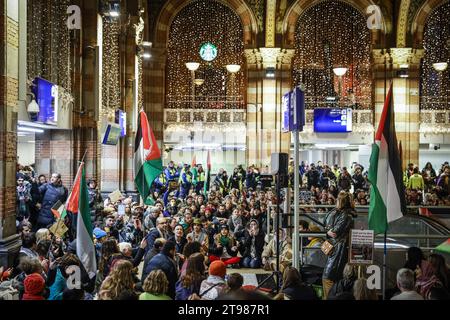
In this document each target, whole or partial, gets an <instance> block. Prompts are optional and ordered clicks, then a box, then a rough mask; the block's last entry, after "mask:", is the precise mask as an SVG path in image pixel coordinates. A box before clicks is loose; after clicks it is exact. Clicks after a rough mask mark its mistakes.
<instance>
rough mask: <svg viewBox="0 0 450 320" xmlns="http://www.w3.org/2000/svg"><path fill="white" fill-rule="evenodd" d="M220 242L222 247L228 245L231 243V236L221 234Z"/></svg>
mask: <svg viewBox="0 0 450 320" xmlns="http://www.w3.org/2000/svg"><path fill="white" fill-rule="evenodd" d="M219 243H220V244H221V245H222V247H227V246H228V243H230V238H229V237H228V236H222V235H221V236H220V238H219Z"/></svg>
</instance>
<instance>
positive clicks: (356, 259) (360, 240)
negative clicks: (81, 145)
mask: <svg viewBox="0 0 450 320" xmlns="http://www.w3.org/2000/svg"><path fill="white" fill-rule="evenodd" d="M374 239H375V235H374V232H373V230H356V229H353V230H351V232H350V249H349V250H350V252H349V263H350V264H357V265H370V264H373V253H374Z"/></svg>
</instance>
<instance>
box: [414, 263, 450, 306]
mask: <svg viewBox="0 0 450 320" xmlns="http://www.w3.org/2000/svg"><path fill="white" fill-rule="evenodd" d="M428 262H429V263H430V270H431V276H430V277H429V278H428V279H427V281H422V282H421V283H420V286H418V289H419V293H420V294H421V295H422V296H423V297H424V299H429V296H430V291H431V289H432V288H444V289H445V290H446V291H448V289H449V271H448V268H447V265H446V264H445V259H444V257H443V256H441V255H440V254H430V256H429V257H428Z"/></svg>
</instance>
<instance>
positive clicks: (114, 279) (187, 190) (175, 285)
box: [0, 162, 450, 300]
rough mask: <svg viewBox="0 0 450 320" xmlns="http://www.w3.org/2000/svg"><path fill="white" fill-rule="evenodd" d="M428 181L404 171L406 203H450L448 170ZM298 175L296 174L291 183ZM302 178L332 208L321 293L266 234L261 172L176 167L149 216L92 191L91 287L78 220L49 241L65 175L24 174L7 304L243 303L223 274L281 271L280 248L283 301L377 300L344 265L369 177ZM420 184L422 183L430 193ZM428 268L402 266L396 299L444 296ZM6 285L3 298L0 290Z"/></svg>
mask: <svg viewBox="0 0 450 320" xmlns="http://www.w3.org/2000/svg"><path fill="white" fill-rule="evenodd" d="M424 170H425V171H422V172H421V173H420V174H419V173H418V170H417V168H414V166H412V167H411V166H410V167H408V169H407V171H406V172H405V188H406V189H407V190H409V191H410V192H412V191H413V190H416V192H418V191H417V190H419V189H421V190H422V191H425V192H426V194H432V195H436V196H437V197H438V198H439V199H442V197H444V198H445V197H448V191H446V190H448V188H446V187H445V186H448V184H449V183H450V181H449V172H450V169H449V167H448V166H443V167H442V169H441V171H442V172H439V173H437V174H436V173H435V172H434V170H433V169H432V168H430V167H429V166H427V167H426V168H425V169H424ZM293 171H294V170H293V166H292V165H291V166H290V173H291V179H290V180H291V183H292V181H293ZM432 171H433V172H434V173H432ZM299 174H300V175H301V177H302V179H301V181H302V191H303V193H302V196H303V198H302V200H301V201H302V203H311V204H312V203H313V204H328V205H334V206H335V207H336V210H331V211H329V213H328V214H327V217H326V218H325V225H326V227H325V231H326V232H327V235H326V238H327V239H328V240H329V241H330V242H332V243H334V250H333V252H332V253H331V255H329V256H328V257H327V256H324V255H323V254H320V253H321V252H320V250H311V252H310V253H308V254H305V255H304V256H303V259H308V263H309V264H315V265H317V266H321V267H323V268H324V271H323V293H320V291H318V290H317V288H314V289H313V287H312V286H311V285H310V284H307V283H306V281H304V280H303V279H302V270H297V269H295V268H293V267H292V247H291V239H290V234H289V232H288V231H287V229H281V228H280V230H279V233H278V236H277V237H275V236H274V235H273V232H270V231H271V230H272V229H273V228H270V229H269V230H268V229H267V225H268V223H267V220H266V219H267V214H266V213H267V211H268V208H272V205H274V204H276V203H281V201H282V199H277V196H276V194H275V192H274V190H273V188H272V187H271V186H270V184H269V185H267V184H266V183H267V182H266V180H264V179H262V176H263V174H261V172H260V170H259V169H258V168H256V167H254V166H251V167H249V168H247V170H245V169H244V168H243V167H242V166H239V167H236V168H235V169H234V170H233V173H232V174H230V175H228V174H227V172H226V171H225V170H223V169H220V170H219V172H218V173H217V175H216V176H215V178H214V179H212V180H211V181H209V178H208V176H207V173H206V172H205V170H204V169H203V168H202V166H201V165H196V166H195V167H194V168H191V167H190V166H189V165H183V166H178V167H177V166H175V164H174V163H173V162H170V163H169V164H168V166H167V167H166V168H165V170H164V171H163V172H162V173H161V174H160V175H159V176H158V177H157V178H156V179H155V181H154V183H153V186H152V194H151V195H150V197H149V198H148V199H145V200H146V202H147V201H150V202H151V203H152V204H151V205H142V204H141V202H137V201H133V197H131V196H130V197H126V196H122V197H120V198H119V199H118V200H116V201H114V202H112V201H111V199H110V198H109V197H106V196H104V197H102V195H101V193H100V191H99V190H98V188H97V183H96V181H95V180H89V181H88V193H89V208H90V213H91V222H92V224H93V227H94V228H93V234H92V237H93V240H94V243H95V249H96V256H97V257H96V260H97V268H98V270H97V273H96V276H95V277H93V278H91V277H90V276H89V275H88V273H87V272H86V270H85V269H84V267H83V264H82V263H81V262H80V260H79V258H78V256H77V248H76V239H75V238H76V226H75V219H74V215H73V214H71V213H69V214H68V215H67V216H66V218H65V219H64V223H65V225H66V226H67V231H66V232H65V233H64V235H57V234H54V233H52V232H51V231H50V229H51V227H52V226H53V225H54V223H55V222H56V220H57V215H55V211H57V208H55V205H56V207H57V203H58V202H60V203H61V204H64V203H65V202H66V200H67V197H68V190H67V188H66V187H64V186H63V184H62V181H61V175H59V174H52V175H51V177H50V181H47V177H46V176H44V175H40V176H38V177H37V178H36V177H35V175H34V173H33V171H32V169H31V168H26V167H22V166H19V168H18V172H17V230H18V233H19V234H20V236H21V238H22V247H21V250H20V254H19V257H18V258H17V260H16V262H15V264H14V266H12V268H11V269H6V266H4V267H2V269H1V270H0V271H1V272H0V276H1V280H0V281H2V283H0V298H1V297H7V296H8V295H10V296H13V295H14V294H17V297H18V298H19V299H23V300H43V299H48V300H82V299H87V300H89V299H98V300H117V299H119V300H131V299H140V300H166V299H177V300H197V299H204V300H215V299H221V298H224V299H227V298H230V297H231V298H235V299H238V298H244V299H245V297H247V298H248V297H249V295H251V293H250V292H249V291H247V290H244V289H243V287H242V285H243V279H242V275H240V274H239V272H237V273H236V272H234V273H232V274H230V275H227V269H228V268H233V270H235V269H240V268H253V269H258V268H263V269H265V270H267V271H274V270H276V269H277V266H276V252H277V251H278V250H277V249H278V248H279V253H280V257H279V269H280V271H281V272H282V273H283V276H282V288H281V294H280V295H278V296H277V297H275V298H276V299H317V298H325V299H326V298H328V299H333V298H336V299H357V300H358V299H371V298H375V297H376V294H374V292H369V291H367V290H368V289H367V286H366V285H365V282H364V281H365V280H364V279H356V278H355V277H354V272H353V271H352V272H353V273H352V272H350V271H349V270H348V269H349V267H348V266H347V265H346V262H347V260H348V259H347V255H348V248H347V246H348V245H347V242H346V241H347V240H346V239H348V237H347V236H348V233H349V231H350V229H351V228H352V227H353V218H354V207H355V204H357V205H358V204H359V205H366V204H367V203H368V202H369V196H368V195H369V183H368V179H367V174H366V172H365V171H364V168H363V167H362V166H361V165H358V164H353V165H352V167H351V169H350V170H347V168H345V167H343V168H339V167H338V166H333V167H329V166H327V165H322V163H320V162H319V163H317V164H311V165H306V164H305V163H302V165H301V167H300V168H299ZM418 176H422V178H423V180H424V181H426V182H424V183H423V188H422V185H420V182H418V180H420V179H419V178H417V177H418ZM433 177H434V178H433ZM419 187H420V188H419ZM443 190H444V191H443ZM445 192H446V193H445ZM431 197H432V196H431ZM103 198H105V199H103ZM135 200H138V199H135ZM444 203H445V201H444ZM269 211H270V210H269ZM272 213H274V211H272ZM300 224H301V231H312V232H317V231H320V230H321V229H320V228H319V227H318V226H317V225H314V224H308V223H307V222H306V221H301V223H300ZM269 226H270V222H269ZM305 240H306V239H305ZM324 240H325V237H324V238H320V237H310V238H308V239H307V241H305V243H304V245H305V247H306V248H320V247H321V245H322V243H323V241H324ZM277 247H278V248H277ZM412 254H413V253H412ZM412 254H410V255H409V256H408V257H409V260H413V259H415V260H417V257H416V258H412V257H410V256H411V255H412ZM421 257H422V260H423V261H424V262H423V264H422V262H420V263H419V262H417V261H415V260H414V262H409V264H410V265H405V267H406V268H409V269H405V270H411V269H413V270H412V275H413V279H412V283H413V285H412V287H411V279H409V278H408V277H409V276H410V275H411V272H409V273H408V272H407V271H405V270H403V269H402V270H400V271H401V272H400V271H399V275H398V277H397V282H398V288H397V289H398V291H399V292H401V294H404V292H406V291H408V290H410V291H411V290H413V291H414V292H417V294H418V295H420V296H421V297H422V298H423V299H435V298H436V295H438V296H439V294H440V296H439V297H441V298H442V297H444V294H445V293H446V294H447V295H448V289H449V281H448V279H449V278H448V269H447V266H446V265H445V260H444V262H443V263H442V259H443V258H442V256H439V255H431V256H430V257H429V258H428V260H425V258H424V257H423V255H421ZM414 263H416V264H415V265H414ZM425 265H426V267H425ZM408 266H409V267H408ZM74 268H79V269H80V270H81V287H77V288H72V287H70V286H68V279H69V277H70V274H72V272H73V269H74ZM425 269H426V270H425ZM405 279H406V280H405ZM408 281H409V282H408ZM4 283H7V284H8V286H7V285H4V286H2V284H4ZM5 288H6V289H5ZM7 288H9V289H7ZM11 288H14V289H11ZM411 288H412V289H411ZM424 288H425V289H424ZM436 288H438V289H436ZM247 289H248V288H247ZM344 289H345V290H344ZM14 290H16V291H14ZM436 290H437V291H439V290H441V291H439V292H438V293H436ZM341 291H342V292H341ZM433 292H434V293H433ZM341 293H342V295H341ZM344 293H345V294H344ZM258 298H261V296H258Z"/></svg>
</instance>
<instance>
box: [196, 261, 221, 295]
mask: <svg viewBox="0 0 450 320" xmlns="http://www.w3.org/2000/svg"><path fill="white" fill-rule="evenodd" d="M226 274H227V266H226V265H225V263H224V262H223V261H221V260H216V261H213V262H212V263H211V264H210V265H209V275H208V278H207V279H206V280H203V281H202V284H201V285H200V291H199V293H200V295H199V297H200V298H201V299H202V300H216V299H217V298H218V297H219V296H220V295H222V294H224V293H226V291H227V290H228V286H227V283H226V281H225V275H226Z"/></svg>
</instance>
